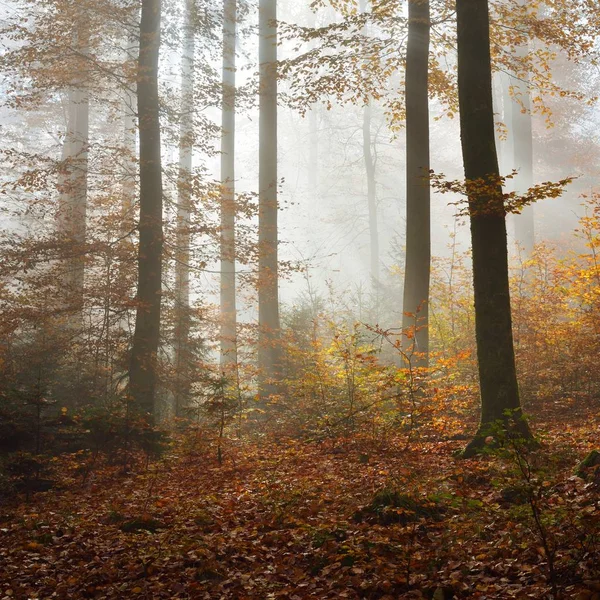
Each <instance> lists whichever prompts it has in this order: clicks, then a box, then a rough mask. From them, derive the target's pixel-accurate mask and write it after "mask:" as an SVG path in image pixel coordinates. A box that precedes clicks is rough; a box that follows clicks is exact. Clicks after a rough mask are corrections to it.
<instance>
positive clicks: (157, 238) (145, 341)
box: [129, 0, 163, 416]
mask: <svg viewBox="0 0 600 600" xmlns="http://www.w3.org/2000/svg"><path fill="white" fill-rule="evenodd" d="M160 21H161V0H142V10H141V19H140V45H139V58H138V77H137V103H138V116H139V143H140V157H139V160H140V215H139V224H138V229H139V248H138V284H137V296H136V301H137V308H136V318H135V331H134V334H133V345H132V348H131V362H130V367H129V397H130V399H131V400H132V402H133V403H134V406H135V408H136V409H137V410H138V411H140V412H141V413H144V414H146V415H150V416H152V415H155V412H156V401H155V394H156V386H157V381H158V372H157V371H158V347H159V339H160V319H161V294H162V251H163V227H162V218H163V215H162V201H163V198H162V194H163V191H162V163H161V151H160V150H161V149H160V122H159V97H158V59H159V50H160Z"/></svg>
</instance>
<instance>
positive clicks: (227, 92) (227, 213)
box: [221, 0, 237, 367]
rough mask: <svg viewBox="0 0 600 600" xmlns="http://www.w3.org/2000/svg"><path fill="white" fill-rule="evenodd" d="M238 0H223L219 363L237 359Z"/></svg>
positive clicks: (223, 365) (229, 363)
mask: <svg viewBox="0 0 600 600" xmlns="http://www.w3.org/2000/svg"><path fill="white" fill-rule="evenodd" d="M236 24H237V0H224V2H223V94H222V98H223V99H222V123H221V366H222V367H226V366H227V365H234V364H236V362H237V343H236V338H237V333H236V329H237V316H236V298H235V293H236V285H235V214H236V209H235V82H236V74H235V68H236V57H235V42H236Z"/></svg>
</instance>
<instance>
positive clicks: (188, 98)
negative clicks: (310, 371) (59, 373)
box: [174, 0, 196, 417]
mask: <svg viewBox="0 0 600 600" xmlns="http://www.w3.org/2000/svg"><path fill="white" fill-rule="evenodd" d="M195 13H196V2H195V0H186V1H185V15H184V25H183V52H182V56H181V109H180V112H181V114H180V124H179V127H180V129H179V175H178V178H179V181H178V197H177V228H176V242H175V243H176V251H175V374H176V379H177V381H176V385H175V390H174V404H175V416H177V417H181V416H183V414H184V410H185V406H186V404H187V402H188V397H189V390H190V383H191V382H190V364H191V363H190V360H191V356H190V339H189V338H190V215H191V177H192V159H193V153H194V140H193V137H194V54H195Z"/></svg>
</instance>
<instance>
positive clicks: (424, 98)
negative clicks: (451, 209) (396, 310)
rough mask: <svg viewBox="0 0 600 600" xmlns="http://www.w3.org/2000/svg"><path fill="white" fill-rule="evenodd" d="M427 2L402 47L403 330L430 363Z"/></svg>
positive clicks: (413, 13) (417, 0)
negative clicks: (404, 168) (404, 264)
mask: <svg viewBox="0 0 600 600" xmlns="http://www.w3.org/2000/svg"><path fill="white" fill-rule="evenodd" d="M429 40H430V15H429V0H409V3H408V41H407V47H406V91H405V96H406V267H405V273H404V302H403V309H402V310H403V313H404V316H403V320H402V328H403V330H404V331H405V332H409V331H411V332H412V333H413V335H411V336H407V339H405V351H406V352H407V354H409V355H411V354H413V353H415V361H414V364H415V365H418V366H427V365H428V362H429V358H428V355H429V278H430V270H431V233H430V231H431V226H430V219H431V216H430V213H431V209H430V204H431V198H430V197H431V192H430V184H429V163H430V158H429Z"/></svg>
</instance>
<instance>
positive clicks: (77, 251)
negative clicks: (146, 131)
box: [58, 25, 90, 326]
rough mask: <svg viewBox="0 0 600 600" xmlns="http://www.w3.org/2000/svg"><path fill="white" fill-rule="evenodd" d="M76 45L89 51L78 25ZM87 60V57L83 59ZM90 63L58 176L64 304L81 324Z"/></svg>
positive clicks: (74, 99)
mask: <svg viewBox="0 0 600 600" xmlns="http://www.w3.org/2000/svg"><path fill="white" fill-rule="evenodd" d="M77 29H78V31H77V35H76V39H75V45H76V46H77V47H78V49H79V52H80V53H81V55H82V56H85V55H86V54H87V52H88V40H89V31H88V30H87V27H86V26H85V25H78V26H77ZM83 60H84V61H85V59H83ZM86 67H87V65H86V64H85V62H84V64H83V66H82V67H81V71H80V72H79V73H78V74H77V76H76V77H74V80H73V87H72V88H71V89H70V90H69V94H68V107H67V129H66V132H65V139H64V142H63V148H62V156H61V159H62V162H63V172H62V174H61V176H60V178H59V192H60V197H59V212H58V228H59V234H60V236H61V238H62V239H63V240H64V241H65V242H67V244H68V245H69V250H68V258H67V260H66V261H65V262H64V275H63V280H62V291H63V301H62V305H63V307H64V308H65V309H66V310H67V311H68V312H70V313H71V314H72V315H73V316H74V317H75V318H76V320H78V321H79V322H78V323H77V324H75V323H72V324H73V325H77V326H80V325H81V311H82V310H83V302H84V297H83V296H84V276H85V241H86V239H85V238H86V224H87V187H88V148H89V114H90V107H89V96H88V90H87V77H88V76H87V68H86Z"/></svg>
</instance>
